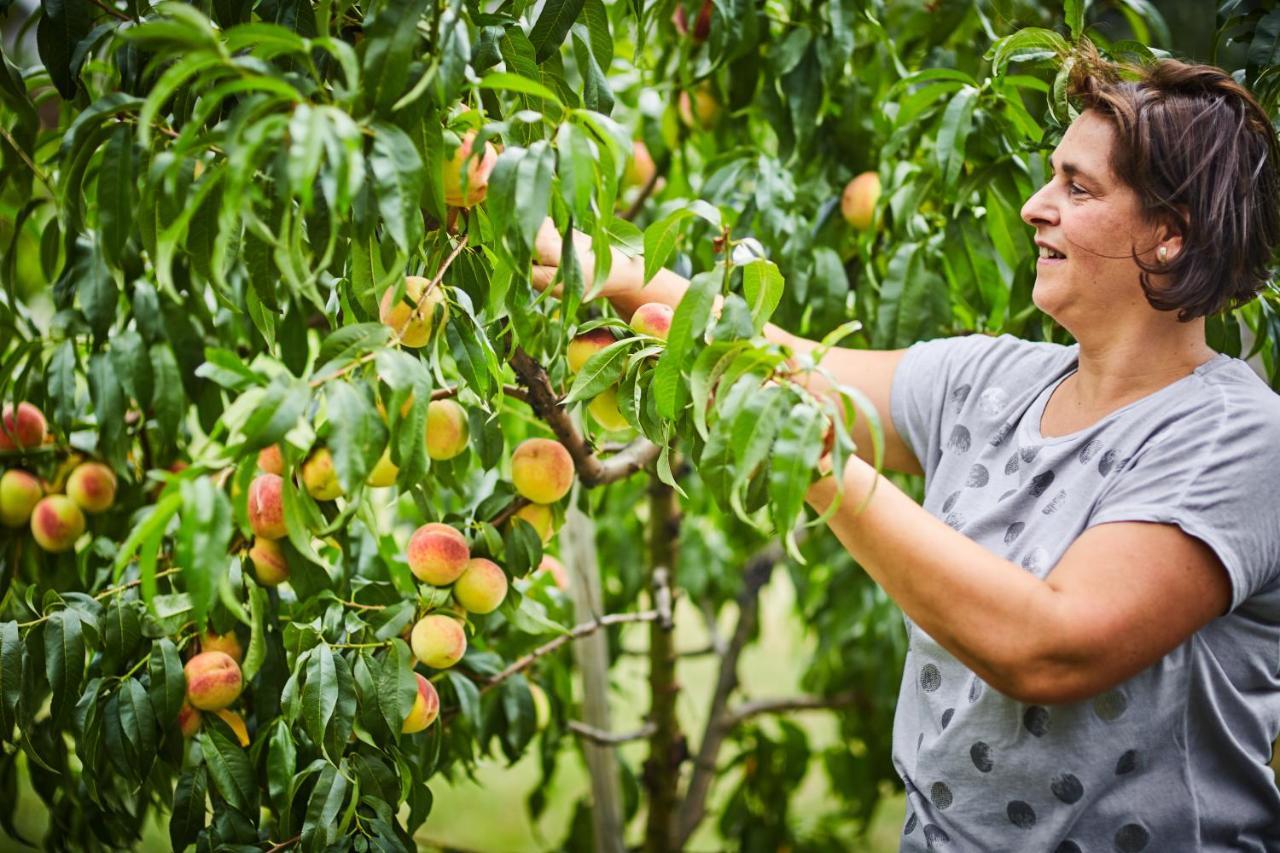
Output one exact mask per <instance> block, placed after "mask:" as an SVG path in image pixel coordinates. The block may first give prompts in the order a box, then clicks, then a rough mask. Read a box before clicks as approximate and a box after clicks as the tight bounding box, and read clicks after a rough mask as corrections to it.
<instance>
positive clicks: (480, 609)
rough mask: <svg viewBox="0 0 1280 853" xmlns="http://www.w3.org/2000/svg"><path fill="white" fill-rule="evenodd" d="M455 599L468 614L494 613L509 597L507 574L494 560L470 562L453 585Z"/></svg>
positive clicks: (478, 558) (480, 559)
mask: <svg viewBox="0 0 1280 853" xmlns="http://www.w3.org/2000/svg"><path fill="white" fill-rule="evenodd" d="M453 597H454V599H456V600H457V602H458V603H459V604H461V605H462V606H463V607H464V608H465V609H466V610H467V612H468V613H492V612H493V611H495V610H497V609H498V605H500V604H502V600H503V599H504V598H506V597H507V573H506V572H504V571H503V570H502V567H501V566H499V565H498V564H497V563H495V562H493V561H492V560H486V559H484V558H483V557H477V558H475V559H474V560H469V561H467V568H466V570H465V571H464V572H463V573H462V577H460V578H458V581H457V583H455V584H454V585H453Z"/></svg>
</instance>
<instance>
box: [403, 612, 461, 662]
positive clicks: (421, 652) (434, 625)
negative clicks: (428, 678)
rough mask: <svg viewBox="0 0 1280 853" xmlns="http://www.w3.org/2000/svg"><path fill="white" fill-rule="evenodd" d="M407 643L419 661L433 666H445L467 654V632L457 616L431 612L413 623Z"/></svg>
mask: <svg viewBox="0 0 1280 853" xmlns="http://www.w3.org/2000/svg"><path fill="white" fill-rule="evenodd" d="M409 645H410V646H412V647H413V654H414V656H415V657H417V658H418V660H419V661H421V662H422V663H424V664H426V665H427V666H429V667H432V668H433V669H448V668H449V667H451V666H453V665H454V664H455V663H457V662H458V661H460V660H462V656H463V655H464V654H466V653H467V634H466V631H464V630H463V629H462V623H461V622H459V621H458V620H457V619H454V618H453V617H452V616H445V615H444V614H443V613H432V614H430V615H428V616H423V617H422V618H421V619H419V620H418V622H417V624H415V625H414V626H413V633H412V634H411V635H410V636H409Z"/></svg>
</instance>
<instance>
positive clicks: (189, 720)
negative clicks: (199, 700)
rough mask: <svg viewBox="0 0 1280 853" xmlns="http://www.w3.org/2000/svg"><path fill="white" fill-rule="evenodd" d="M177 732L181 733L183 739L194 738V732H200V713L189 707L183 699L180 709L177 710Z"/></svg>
mask: <svg viewBox="0 0 1280 853" xmlns="http://www.w3.org/2000/svg"><path fill="white" fill-rule="evenodd" d="M178 731H180V732H182V736H183V737H195V734H196V732H198V731H200V712H199V711H197V710H196V709H195V708H193V707H191V703H190V702H188V701H187V700H186V698H185V697H184V698H183V700H182V707H181V708H179V709H178Z"/></svg>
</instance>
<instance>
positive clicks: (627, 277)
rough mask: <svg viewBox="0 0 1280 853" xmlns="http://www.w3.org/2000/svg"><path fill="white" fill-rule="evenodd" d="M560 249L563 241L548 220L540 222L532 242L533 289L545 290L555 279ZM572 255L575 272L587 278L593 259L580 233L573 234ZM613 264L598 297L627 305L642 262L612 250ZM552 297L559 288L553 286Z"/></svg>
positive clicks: (641, 271) (638, 281)
mask: <svg viewBox="0 0 1280 853" xmlns="http://www.w3.org/2000/svg"><path fill="white" fill-rule="evenodd" d="M563 245H564V237H563V236H562V235H561V234H560V233H559V232H558V231H556V226H555V223H554V222H553V221H552V220H551V218H550V217H547V218H546V219H544V220H543V221H542V226H541V227H540V228H539V229H538V234H537V237H536V238H535V239H534V241H533V286H534V287H536V288H537V289H538V290H546V289H547V287H549V286H550V285H551V282H552V280H554V279H555V276H556V270H557V268H558V267H559V266H560V258H561V254H562V248H563ZM573 247H574V255H575V257H576V258H577V261H578V269H580V270H582V274H583V277H584V278H588V279H589V278H590V277H591V276H592V274H593V271H594V270H595V255H594V254H592V251H591V238H590V237H589V236H587V235H586V234H584V233H582V232H581V231H578V230H576V229H575V230H574V232H573ZM612 253H613V264H612V266H611V267H610V269H609V278H608V279H607V280H606V281H605V284H604V287H603V288H602V289H601V291H600V293H599V295H600V296H604V297H605V298H607V299H609V300H612V301H614V302H615V304H618V303H619V302H621V303H629V302H630V301H631V299H630V297H632V296H633V295H635V294H638V293H639V291H640V289H641V286H642V282H641V279H642V278H643V277H644V259H643V258H638V257H637V258H628V257H627V256H626V255H624V254H623V253H622V252H620V251H618V250H617V249H613V250H612ZM552 295H554V296H559V295H560V285H558V284H557V285H556V287H555V289H554V290H553V291H552Z"/></svg>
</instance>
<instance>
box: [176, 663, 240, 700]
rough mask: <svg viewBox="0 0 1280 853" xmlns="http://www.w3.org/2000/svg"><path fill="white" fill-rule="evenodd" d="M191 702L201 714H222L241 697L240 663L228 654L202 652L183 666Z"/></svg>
mask: <svg viewBox="0 0 1280 853" xmlns="http://www.w3.org/2000/svg"><path fill="white" fill-rule="evenodd" d="M183 672H184V673H186V676H187V701H188V702H190V703H191V704H192V705H194V706H195V707H196V708H199V709H200V710H201V711H220V710H222V709H223V708H225V707H227V706H228V705H230V704H231V703H232V702H234V701H236V700H237V699H239V698H240V691H241V690H242V689H244V682H243V680H242V679H241V677H240V664H238V663H236V662H235V661H234V660H232V659H231V656H230V655H228V654H227V653H226V652H201V653H200V654H198V655H196V656H195V657H193V658H192V659H191V660H189V661H187V665H186V666H185V667H183Z"/></svg>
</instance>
